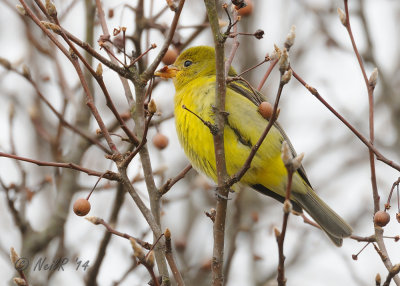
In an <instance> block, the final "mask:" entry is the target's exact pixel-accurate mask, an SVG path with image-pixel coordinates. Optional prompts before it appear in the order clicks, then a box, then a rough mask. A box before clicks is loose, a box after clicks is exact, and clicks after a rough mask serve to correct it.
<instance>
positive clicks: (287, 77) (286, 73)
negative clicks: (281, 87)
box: [281, 69, 292, 84]
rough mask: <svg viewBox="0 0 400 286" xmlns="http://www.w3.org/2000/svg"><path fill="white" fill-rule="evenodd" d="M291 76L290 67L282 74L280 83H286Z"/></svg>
mask: <svg viewBox="0 0 400 286" xmlns="http://www.w3.org/2000/svg"><path fill="white" fill-rule="evenodd" d="M291 78H292V70H291V69H290V70H287V71H286V72H285V73H284V74H283V76H282V79H281V82H282V84H287V83H288V82H289V81H290V79H291Z"/></svg>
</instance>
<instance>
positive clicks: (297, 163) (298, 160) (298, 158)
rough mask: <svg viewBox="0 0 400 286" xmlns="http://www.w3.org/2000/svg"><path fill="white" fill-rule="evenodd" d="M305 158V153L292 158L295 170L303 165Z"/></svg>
mask: <svg viewBox="0 0 400 286" xmlns="http://www.w3.org/2000/svg"><path fill="white" fill-rule="evenodd" d="M303 158H304V153H300V154H299V155H297V156H296V158H294V159H293V160H292V165H293V169H294V170H297V169H298V168H300V167H301V161H303Z"/></svg>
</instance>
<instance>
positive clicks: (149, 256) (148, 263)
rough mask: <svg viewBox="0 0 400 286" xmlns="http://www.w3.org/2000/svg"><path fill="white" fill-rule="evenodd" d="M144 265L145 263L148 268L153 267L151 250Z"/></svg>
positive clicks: (152, 252)
mask: <svg viewBox="0 0 400 286" xmlns="http://www.w3.org/2000/svg"><path fill="white" fill-rule="evenodd" d="M146 263H147V265H148V266H150V267H151V268H153V267H154V251H153V250H152V251H150V252H149V253H148V254H147V257H146Z"/></svg>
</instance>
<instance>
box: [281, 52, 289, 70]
mask: <svg viewBox="0 0 400 286" xmlns="http://www.w3.org/2000/svg"><path fill="white" fill-rule="evenodd" d="M288 68H289V54H288V51H287V49H286V48H284V49H283V52H282V55H281V58H280V59H279V71H280V72H281V73H282V74H283V73H284V72H285V71H287V69H288Z"/></svg>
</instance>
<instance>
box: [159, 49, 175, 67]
mask: <svg viewBox="0 0 400 286" xmlns="http://www.w3.org/2000/svg"><path fill="white" fill-rule="evenodd" d="M177 57H178V50H177V49H175V48H171V49H168V51H167V52H166V53H165V55H164V57H163V58H162V62H163V63H164V64H166V65H172V64H173V63H174V62H175V60H176V58H177Z"/></svg>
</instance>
